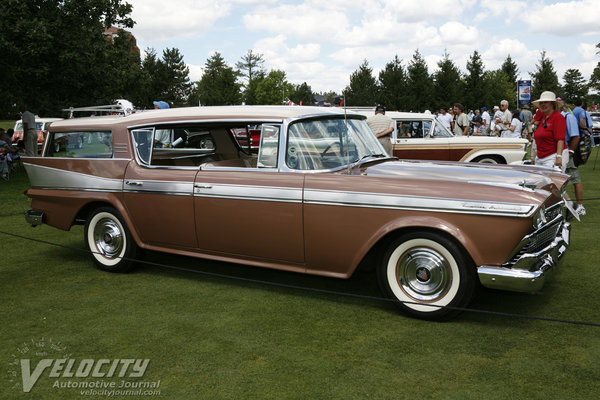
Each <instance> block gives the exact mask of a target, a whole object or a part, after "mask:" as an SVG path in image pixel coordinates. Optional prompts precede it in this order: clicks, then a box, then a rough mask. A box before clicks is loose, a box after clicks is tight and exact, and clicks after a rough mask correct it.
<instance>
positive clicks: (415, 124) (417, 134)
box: [396, 120, 429, 139]
mask: <svg viewBox="0 0 600 400" xmlns="http://www.w3.org/2000/svg"><path fill="white" fill-rule="evenodd" d="M396 127H397V129H398V138H401V139H422V138H423V137H424V126H423V121H414V120H413V121H406V120H405V121H398V122H397V123H396ZM427 132H429V129H427Z"/></svg>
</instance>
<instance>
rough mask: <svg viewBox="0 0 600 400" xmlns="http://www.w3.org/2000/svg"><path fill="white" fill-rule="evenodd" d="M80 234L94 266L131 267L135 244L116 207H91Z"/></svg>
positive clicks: (111, 269) (120, 269)
mask: <svg viewBox="0 0 600 400" xmlns="http://www.w3.org/2000/svg"><path fill="white" fill-rule="evenodd" d="M84 236H85V242H86V243H87V246H88V249H89V250H90V251H91V252H92V257H93V258H94V261H95V263H96V265H97V266H98V268H100V269H102V270H104V271H109V272H128V271H130V270H131V269H132V268H133V266H134V261H133V260H134V259H135V258H136V256H137V254H138V247H137V245H136V243H135V241H134V240H133V238H132V237H131V233H130V232H129V229H127V226H126V225H125V222H123V218H122V217H121V214H119V212H118V211H117V210H116V209H114V208H112V207H101V208H98V209H96V210H94V211H93V212H92V213H91V214H90V216H89V218H88V220H87V222H86V224H85V229H84Z"/></svg>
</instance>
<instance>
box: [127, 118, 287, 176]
mask: <svg viewBox="0 0 600 400" xmlns="http://www.w3.org/2000/svg"><path fill="white" fill-rule="evenodd" d="M255 131H256V129H255V127H252V129H251V127H250V126H249V125H248V126H246V125H245V124H244V123H240V122H235V123H234V124H227V123H216V124H215V123H212V124H202V123H193V124H177V125H157V126H155V127H152V128H144V129H138V130H134V131H132V134H133V139H134V141H135V145H136V151H137V155H138V160H139V161H140V162H142V164H145V165H149V166H156V167H188V168H190V167H191V168H196V167H201V168H256V167H257V159H258V156H257V154H256V153H257V152H258V146H253V143H254V142H256V143H258V141H259V140H260V139H259V136H260V131H258V134H257V132H255ZM265 143H266V144H265V146H266V148H265V151H264V153H263V157H264V158H265V161H264V163H265V165H268V166H270V164H269V162H270V161H269V160H267V156H268V155H271V156H272V154H271V153H272V151H271V152H269V151H267V147H268V145H269V144H270V143H271V139H269V138H268V140H266V142H265ZM254 147H256V150H254ZM276 150H277V149H276V148H275V152H276ZM276 160H277V158H276V153H275V162H276ZM275 166H276V164H275Z"/></svg>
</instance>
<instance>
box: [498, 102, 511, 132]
mask: <svg viewBox="0 0 600 400" xmlns="http://www.w3.org/2000/svg"><path fill="white" fill-rule="evenodd" d="M500 110H501V111H502V114H501V115H500V118H496V129H498V131H499V136H502V137H510V134H511V133H512V131H511V130H510V122H511V121H512V113H511V112H510V110H509V109H508V101H507V100H502V101H501V102H500Z"/></svg>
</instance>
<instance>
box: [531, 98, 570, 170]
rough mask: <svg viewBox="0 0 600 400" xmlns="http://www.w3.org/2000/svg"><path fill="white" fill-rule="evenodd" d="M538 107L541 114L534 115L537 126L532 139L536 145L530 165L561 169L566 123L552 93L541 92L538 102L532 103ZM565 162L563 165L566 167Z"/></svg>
mask: <svg viewBox="0 0 600 400" xmlns="http://www.w3.org/2000/svg"><path fill="white" fill-rule="evenodd" d="M532 103H533V105H534V106H536V107H539V109H540V110H541V113H536V119H538V120H539V125H538V127H537V130H536V131H535V134H534V135H533V139H534V140H535V145H536V154H535V157H534V154H532V157H531V160H532V163H533V164H535V165H539V166H544V167H548V168H554V167H558V168H559V169H562V166H563V160H562V152H563V147H564V145H565V133H566V131H567V123H566V121H565V117H563V116H562V114H561V113H560V111H559V110H560V105H559V104H558V101H557V100H556V95H555V94H554V93H552V92H543V93H542V95H541V96H540V99H539V100H536V101H533V102H532ZM567 161H568V160H565V162H564V164H565V165H566V162H567Z"/></svg>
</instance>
